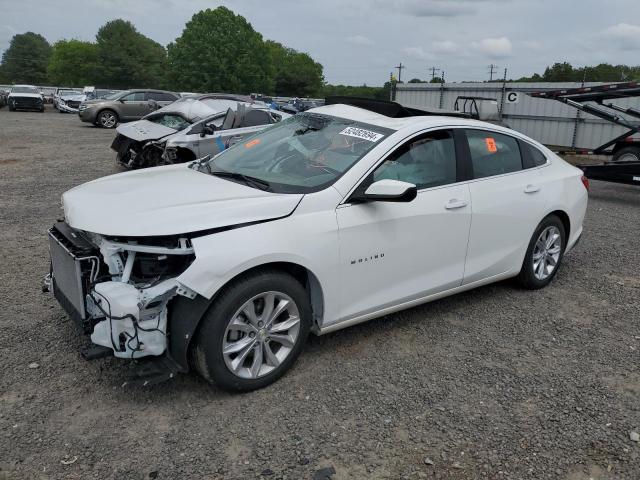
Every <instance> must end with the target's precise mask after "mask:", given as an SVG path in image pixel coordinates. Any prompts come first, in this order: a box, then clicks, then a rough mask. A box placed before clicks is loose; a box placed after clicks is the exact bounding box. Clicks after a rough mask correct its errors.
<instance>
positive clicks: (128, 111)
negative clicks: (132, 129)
mask: <svg viewBox="0 0 640 480" xmlns="http://www.w3.org/2000/svg"><path fill="white" fill-rule="evenodd" d="M120 101H121V103H122V105H121V106H120V112H121V115H120V118H122V119H123V120H137V119H139V118H142V117H143V116H145V115H146V114H147V113H149V112H150V110H149V106H148V104H147V100H146V99H145V93H144V92H133V93H130V94H129V95H126V96H124V97H122V98H121V100H120Z"/></svg>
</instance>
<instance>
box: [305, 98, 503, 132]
mask: <svg viewBox="0 0 640 480" xmlns="http://www.w3.org/2000/svg"><path fill="white" fill-rule="evenodd" d="M307 112H313V113H320V114H324V115H331V116H334V117H339V118H346V119H348V120H355V121H356V122H362V123H368V124H370V125H377V126H379V127H384V128H390V129H392V130H403V129H405V128H409V127H415V126H423V127H424V128H429V127H437V126H440V125H461V126H465V125H466V126H470V127H476V128H477V127H482V128H490V129H492V130H504V131H506V132H509V131H510V130H509V129H505V128H502V127H499V126H496V125H493V124H491V123H486V122H481V121H479V120H473V119H470V118H462V117H458V116H448V115H443V114H433V115H429V114H424V115H415V116H409V117H400V118H394V117H389V116H386V115H382V114H380V113H376V112H372V111H371V110H367V109H365V108H360V107H354V106H353V105H345V104H333V105H325V106H322V107H317V108H311V109H309V110H307Z"/></svg>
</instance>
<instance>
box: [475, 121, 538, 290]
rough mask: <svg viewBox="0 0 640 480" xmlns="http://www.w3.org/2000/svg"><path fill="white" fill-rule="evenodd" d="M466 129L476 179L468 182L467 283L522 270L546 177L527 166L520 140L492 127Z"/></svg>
mask: <svg viewBox="0 0 640 480" xmlns="http://www.w3.org/2000/svg"><path fill="white" fill-rule="evenodd" d="M465 133H466V138H467V144H466V146H467V147H468V154H469V156H470V159H471V166H472V170H473V178H474V179H473V180H472V181H471V182H469V188H470V192H471V203H472V211H473V222H472V224H471V231H470V234H469V251H468V254H467V263H466V267H465V276H464V282H463V283H464V284H469V283H473V282H476V281H479V280H483V279H486V278H490V277H493V276H496V275H500V274H503V273H506V272H512V273H513V272H517V271H519V270H520V267H521V265H522V260H523V258H524V253H525V251H526V249H527V246H528V244H529V241H530V239H531V236H532V235H533V231H534V230H535V228H536V226H537V225H538V223H539V222H540V220H541V218H542V216H543V215H544V211H545V206H546V198H545V189H544V183H543V177H542V175H541V174H540V171H539V168H537V167H536V166H535V165H529V164H528V162H527V156H526V155H523V153H522V152H521V150H522V148H523V146H524V144H523V143H522V141H519V140H518V139H516V138H515V137H512V136H510V135H505V134H503V133H498V132H494V131H490V130H480V129H466V130H465ZM530 167H533V168H530Z"/></svg>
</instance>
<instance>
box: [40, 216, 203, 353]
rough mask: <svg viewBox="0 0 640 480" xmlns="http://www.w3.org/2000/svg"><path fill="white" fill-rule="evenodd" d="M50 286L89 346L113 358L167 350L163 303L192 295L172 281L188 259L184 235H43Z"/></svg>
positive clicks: (60, 229) (64, 228)
mask: <svg viewBox="0 0 640 480" xmlns="http://www.w3.org/2000/svg"><path fill="white" fill-rule="evenodd" d="M49 247H50V251H51V263H52V265H51V267H52V271H51V274H50V275H49V278H48V280H49V288H50V289H51V290H52V291H53V293H54V295H55V296H56V298H57V299H58V301H59V302H60V304H61V305H62V306H63V307H64V308H65V310H66V311H67V313H69V315H70V316H71V317H72V318H73V319H74V320H75V321H76V322H77V323H79V325H80V326H81V327H82V329H83V330H84V332H85V333H86V334H88V335H90V336H91V341H92V342H93V343H94V344H95V345H100V346H103V347H107V348H110V349H112V350H113V354H114V355H115V356H116V357H120V358H139V357H144V356H159V355H162V354H163V353H164V352H165V351H166V349H167V318H168V308H167V306H168V303H169V301H170V300H171V299H172V298H173V297H174V296H176V295H183V296H185V297H188V298H193V297H195V293H194V292H191V291H190V290H189V289H187V288H185V287H184V286H181V285H180V284H179V282H178V281H177V280H176V277H178V276H179V275H180V274H181V273H182V272H183V271H184V270H186V268H187V267H188V266H189V265H190V264H191V263H192V262H193V260H194V259H195V255H194V253H193V247H192V246H191V243H190V241H189V240H188V239H187V238H183V237H176V236H170V237H148V238H144V244H143V243H140V242H138V241H137V240H135V239H131V238H107V237H105V236H102V235H97V234H91V233H86V232H81V231H78V230H74V229H72V228H71V227H70V226H69V225H68V224H67V223H65V222H58V223H56V224H55V225H54V226H53V227H52V228H51V229H50V230H49Z"/></svg>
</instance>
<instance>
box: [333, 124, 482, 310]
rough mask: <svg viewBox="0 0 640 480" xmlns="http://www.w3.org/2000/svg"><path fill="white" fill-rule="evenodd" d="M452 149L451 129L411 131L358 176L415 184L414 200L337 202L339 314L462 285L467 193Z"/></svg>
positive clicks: (467, 224) (468, 219) (468, 214)
mask: <svg viewBox="0 0 640 480" xmlns="http://www.w3.org/2000/svg"><path fill="white" fill-rule="evenodd" d="M456 150H457V149H456V144H455V141H454V131H452V130H439V131H432V132H428V133H424V134H420V135H418V136H416V137H413V138H412V139H410V140H408V141H407V142H405V143H404V144H403V145H401V146H400V147H398V148H397V149H396V150H395V151H394V152H392V153H391V154H390V155H389V156H388V157H387V158H386V159H385V160H384V161H383V162H382V163H381V164H380V165H379V166H378V167H377V169H376V170H375V171H374V172H373V173H372V174H371V175H369V177H368V178H367V179H365V180H364V182H367V184H369V183H372V182H375V181H377V180H382V179H396V180H402V181H405V182H409V183H413V184H415V185H416V186H417V187H418V195H417V197H416V198H415V199H414V200H413V201H411V202H406V203H405V202H385V201H371V202H365V203H345V204H343V205H341V206H339V207H338V209H337V210H336V214H337V219H338V229H339V239H340V273H341V285H342V287H341V292H342V294H341V295H342V298H341V315H340V317H341V319H342V320H348V319H350V318H353V317H357V316H360V315H366V314H367V313H371V312H374V311H377V310H380V309H383V308H386V307H391V306H394V305H398V304H401V303H404V302H409V301H411V300H415V299H418V298H421V297H425V296H428V295H431V294H435V293H438V292H442V291H445V290H448V289H451V288H455V287H458V286H460V285H461V284H462V279H463V277H464V266H465V256H466V253H467V242H468V238H469V229H470V226H471V197H470V192H469V186H468V184H467V183H463V182H461V181H462V180H464V178H463V174H462V171H463V170H465V169H464V168H461V164H460V162H459V161H458V155H457V154H456Z"/></svg>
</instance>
